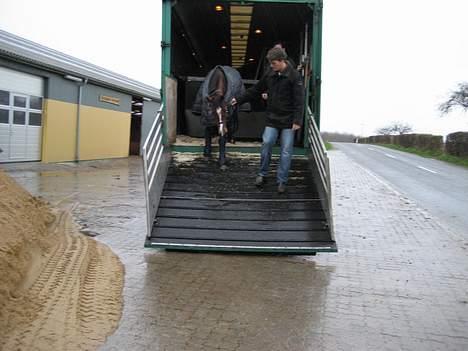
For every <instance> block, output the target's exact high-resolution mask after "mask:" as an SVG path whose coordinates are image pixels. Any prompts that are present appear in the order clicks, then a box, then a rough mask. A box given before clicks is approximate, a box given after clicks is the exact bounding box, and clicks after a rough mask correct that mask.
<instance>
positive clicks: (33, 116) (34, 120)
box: [29, 112, 42, 126]
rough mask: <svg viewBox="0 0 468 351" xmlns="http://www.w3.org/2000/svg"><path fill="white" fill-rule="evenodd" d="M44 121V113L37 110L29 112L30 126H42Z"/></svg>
mask: <svg viewBox="0 0 468 351" xmlns="http://www.w3.org/2000/svg"><path fill="white" fill-rule="evenodd" d="M41 123H42V115H41V114H40V113H36V112H30V113H29V125H30V126H40V125H41Z"/></svg>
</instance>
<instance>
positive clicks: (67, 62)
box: [0, 30, 161, 101]
mask: <svg viewBox="0 0 468 351" xmlns="http://www.w3.org/2000/svg"><path fill="white" fill-rule="evenodd" d="M1 56H3V57H7V58H10V59H12V60H14V61H17V62H21V63H26V64H30V65H34V66H36V67H39V68H42V69H45V70H48V71H53V72H56V73H59V74H71V75H74V76H77V77H80V78H87V79H88V80H89V81H90V82H94V83H96V84H99V85H103V86H106V87H109V88H112V89H115V90H119V91H122V92H126V93H129V94H132V95H137V96H142V97H147V98H150V99H153V100H157V101H160V99H161V95H160V90H159V89H157V88H155V87H153V86H150V85H147V84H144V83H141V82H138V81H136V80H133V79H130V78H128V77H125V76H123V75H120V74H118V73H115V72H112V71H109V70H107V69H105V68H102V67H99V66H96V65H93V64H91V63H89V62H86V61H83V60H80V59H78V58H75V57H73V56H70V55H66V54H64V53H62V52H59V51H56V50H53V49H50V48H48V47H46V46H43V45H40V44H37V43H35V42H33V41H30V40H26V39H24V38H21V37H19V36H16V35H14V34H11V33H8V32H6V31H3V30H0V57H1Z"/></svg>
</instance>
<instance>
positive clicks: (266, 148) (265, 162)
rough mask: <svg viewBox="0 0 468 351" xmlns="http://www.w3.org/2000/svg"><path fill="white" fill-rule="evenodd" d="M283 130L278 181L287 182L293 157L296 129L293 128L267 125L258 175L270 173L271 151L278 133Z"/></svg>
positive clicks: (263, 175)
mask: <svg viewBox="0 0 468 351" xmlns="http://www.w3.org/2000/svg"><path fill="white" fill-rule="evenodd" d="M280 131H281V136H280V141H281V154H280V163H279V167H278V170H277V174H276V180H277V182H278V183H287V181H288V173H289V168H290V167H291V158H292V155H293V148H294V130H292V129H281V130H280V129H277V128H272V127H265V130H264V131H263V144H262V151H261V160H260V172H259V173H258V175H260V176H262V177H265V176H266V175H267V174H268V168H269V167H270V160H271V152H272V149H273V146H274V145H275V143H276V139H277V138H278V134H279V133H280Z"/></svg>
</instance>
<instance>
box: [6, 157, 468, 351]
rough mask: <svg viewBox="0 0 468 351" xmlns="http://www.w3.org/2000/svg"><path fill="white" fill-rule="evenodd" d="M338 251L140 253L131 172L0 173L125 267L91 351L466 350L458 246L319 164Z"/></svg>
mask: <svg viewBox="0 0 468 351" xmlns="http://www.w3.org/2000/svg"><path fill="white" fill-rule="evenodd" d="M329 154H330V158H331V171H332V179H333V181H332V184H333V187H332V192H333V208H334V222H335V238H336V241H337V244H338V249H339V252H338V253H336V254H318V255H317V256H278V255H240V254H216V253H210V254H207V253H184V252H166V251H156V250H152V249H145V248H143V244H144V239H145V230H146V218H145V198H144V190H143V176H142V166H141V160H140V159H139V158H137V157H131V158H128V159H118V160H104V161H89V162H81V163H79V164H75V163H63V164H41V163H23V164H8V165H0V168H1V169H4V170H6V171H7V172H8V173H9V174H10V175H11V176H12V177H13V178H15V179H16V180H17V181H18V182H19V183H20V184H21V185H23V186H24V187H25V188H26V189H28V190H29V191H30V192H31V193H32V194H33V195H36V196H40V197H42V198H44V199H45V200H47V201H49V202H50V203H52V204H53V205H56V206H61V205H64V204H69V203H75V204H77V206H76V208H75V210H74V213H73V215H74V217H75V219H76V221H77V222H78V223H79V224H80V226H81V228H82V231H83V233H86V234H87V235H92V236H95V238H96V240H99V241H101V242H103V243H105V244H107V245H109V246H110V247H111V248H112V249H113V251H114V252H116V253H117V254H118V255H119V257H120V259H121V260H122V262H123V264H124V265H125V287H124V291H123V294H124V310H123V314H122V318H121V321H120V324H119V327H118V329H117V330H116V331H115V333H114V334H113V335H111V336H110V337H109V338H108V340H107V342H106V343H105V344H104V345H103V346H102V347H101V349H102V350H125V349H126V350H177V351H178V350H269V351H270V350H412V351H414V350H466V349H468V332H467V330H468V243H467V241H466V239H465V238H464V237H463V236H462V235H459V234H458V233H456V232H454V231H452V230H449V229H447V228H446V227H445V226H444V225H442V224H441V223H440V222H438V221H437V220H436V219H434V218H432V217H431V216H430V214H428V213H427V211H425V210H424V209H421V208H420V207H419V206H418V204H417V202H416V201H414V200H413V199H411V198H409V197H407V196H405V195H403V194H401V193H400V192H399V191H397V190H396V189H393V188H392V187H390V186H389V185H388V184H387V183H385V182H382V181H381V180H380V179H379V178H378V177H376V176H375V175H373V174H371V173H369V172H366V171H365V170H364V169H363V168H362V167H359V166H357V165H356V164H355V163H354V162H351V161H350V159H349V158H348V157H347V156H346V155H345V154H344V153H343V152H341V151H332V152H330V153H329Z"/></svg>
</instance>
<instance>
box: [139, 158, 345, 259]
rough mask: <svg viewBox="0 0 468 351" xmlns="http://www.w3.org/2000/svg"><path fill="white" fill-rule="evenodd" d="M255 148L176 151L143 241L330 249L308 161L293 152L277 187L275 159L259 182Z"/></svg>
mask: <svg viewBox="0 0 468 351" xmlns="http://www.w3.org/2000/svg"><path fill="white" fill-rule="evenodd" d="M258 165H259V157H258V156H257V155H255V156H254V155H249V154H240V155H237V156H235V157H233V156H232V155H230V157H229V164H228V166H229V168H228V170H226V171H222V170H220V169H219V167H218V165H217V163H216V160H211V161H206V160H204V159H203V158H202V157H200V156H198V155H194V154H184V153H175V154H174V155H173V160H172V162H171V166H170V168H169V171H168V176H167V180H166V183H165V185H164V190H163V194H162V198H161V202H160V206H159V210H158V213H157V215H156V219H155V222H154V226H153V229H152V233H151V237H149V238H148V239H147V242H146V246H147V247H158V248H166V249H177V250H201V251H204V250H214V251H242V252H246V251H252V252H279V253H294V254H311V253H315V252H335V251H336V245H335V242H334V241H333V240H332V238H331V234H330V230H329V228H328V223H327V220H326V218H325V214H324V212H323V209H322V205H321V202H320V199H319V197H318V193H317V189H316V187H315V185H314V182H313V179H312V176H311V172H310V170H309V168H308V160H307V158H305V157H294V158H293V161H292V165H291V171H290V179H289V182H288V187H287V192H286V193H285V194H278V193H277V191H276V186H277V185H276V177H275V171H276V165H277V159H276V158H275V157H274V158H273V160H272V165H271V166H272V167H271V174H270V175H269V176H268V177H267V183H266V184H265V185H264V186H263V187H262V188H257V187H256V186H255V184H254V182H255V176H256V172H257V171H258Z"/></svg>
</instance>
